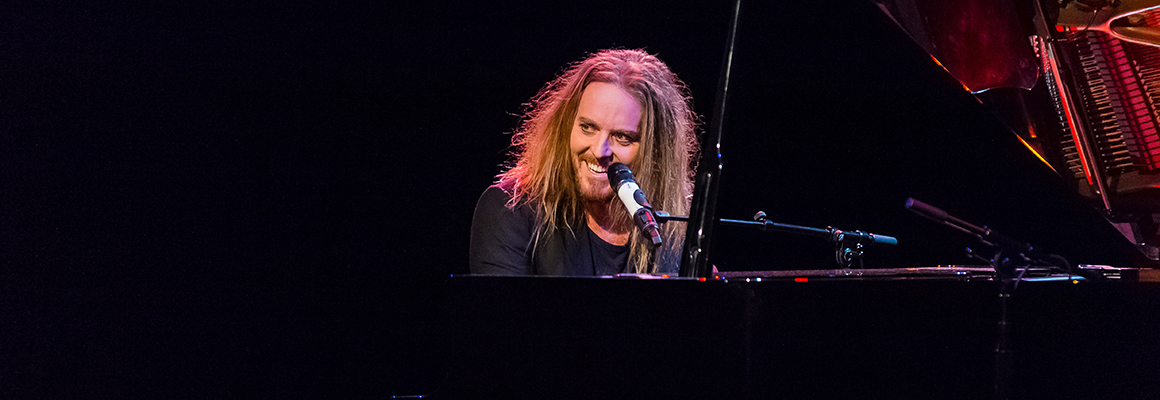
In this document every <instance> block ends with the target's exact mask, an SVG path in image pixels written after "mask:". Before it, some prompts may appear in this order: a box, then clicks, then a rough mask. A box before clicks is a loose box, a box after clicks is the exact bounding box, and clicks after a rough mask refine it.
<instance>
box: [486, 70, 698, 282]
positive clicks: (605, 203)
mask: <svg viewBox="0 0 1160 400" xmlns="http://www.w3.org/2000/svg"><path fill="white" fill-rule="evenodd" d="M690 103H691V98H690V97H689V95H688V89H687V88H686V87H685V85H684V83H683V82H682V81H681V80H680V79H679V78H677V76H676V74H674V73H673V72H672V71H670V70H669V68H668V66H666V65H665V63H664V62H662V61H661V60H660V59H658V58H656V57H655V56H653V55H651V54H648V53H647V52H645V51H643V50H604V51H600V52H597V53H596V54H593V55H591V56H589V57H587V58H585V59H584V60H582V61H580V62H578V63H576V64H573V65H572V66H571V67H569V68H568V69H567V70H566V71H565V73H564V74H563V75H561V76H560V77H558V78H556V79H555V80H553V81H552V82H549V83H548V84H547V85H546V86H545V87H544V88H543V89H541V90H540V92H539V94H537V95H536V97H535V98H533V100H532V102H531V104H530V105H529V110H528V112H527V113H526V115H525V116H524V119H523V120H522V122H521V125H520V127H519V129H518V130H517V131H516V132H515V134H514V135H513V137H512V148H513V152H512V157H513V162H511V163H509V164H508V169H507V170H506V171H504V172H503V173H501V174H499V176H498V179H497V182H496V184H495V185H492V186H491V187H489V188H488V189H487V190H486V191H484V193H483V195H482V196H481V197H480V199H479V203H478V204H477V206H476V209H475V217H474V220H473V221H472V227H471V251H470V253H471V254H470V268H471V272H472V273H473V274H492V275H568V276H584V275H612V274H618V273H639V274H673V275H675V274H676V272H677V270H678V268H679V264H680V252H681V245H682V241H683V239H684V224H683V223H666V224H664V226H663V228H662V230H661V236H662V244H661V245H660V246H657V247H655V248H654V247H653V246H652V243H651V242H650V241H649V238H648V237H647V235H644V234H643V233H642V232H640V231H639V230H638V229H636V228H635V226H633V221H632V218H631V216H629V215H628V212H627V210H626V208H625V206H624V205H623V204H622V203H621V201H620V199H618V198H617V197H616V196H615V194H614V193H613V191H612V188H611V187H610V185H609V183H608V176H607V174H606V172H607V168H608V166H609V165H610V164H612V163H615V162H620V163H624V164H625V165H627V166H628V167H629V168H631V169H632V171H634V173H635V177H636V181H637V183H638V184H639V185H640V187H641V189H642V190H643V191H644V194H645V196H646V198H648V199H649V201H650V202H651V203H652V205H653V207H654V208H655V209H657V210H662V211H666V212H669V213H671V214H674V215H685V214H687V213H688V209H689V197H690V196H691V193H692V181H691V178H692V173H691V171H692V170H693V167H694V166H693V160H694V159H695V156H696V154H697V145H696V137H695V136H696V135H695V134H694V129H695V126H696V115H695V114H693V112H692V110H691V108H690V106H689V104H690Z"/></svg>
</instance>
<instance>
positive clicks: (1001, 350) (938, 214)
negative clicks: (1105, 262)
mask: <svg viewBox="0 0 1160 400" xmlns="http://www.w3.org/2000/svg"><path fill="white" fill-rule="evenodd" d="M906 208H907V209H909V210H910V211H913V212H914V213H916V214H918V215H921V216H923V217H925V218H927V219H930V220H932V221H935V222H937V223H939V224H942V225H946V226H949V227H951V228H953V229H955V230H958V231H960V232H963V233H966V234H967V235H970V236H972V237H974V238H975V240H978V241H979V242H980V243H982V244H983V245H985V246H988V247H992V248H995V249H996V250H995V253H994V255H993V256H992V257H991V258H989V259H988V258H984V257H981V256H979V255H978V254H976V253H975V252H974V251H973V250H971V249H970V248H967V255H968V256H970V257H972V258H975V259H977V260H982V261H984V262H986V263H988V264H990V265H991V268H993V269H994V270H995V278H996V279H995V280H996V281H998V283H999V324H998V330H999V332H998V333H999V339H998V342H997V343H996V344H995V393H994V394H995V398H996V399H1000V400H1005V399H1009V398H1011V393H1012V392H1011V387H1012V381H1013V380H1014V379H1013V376H1014V368H1013V365H1014V360H1013V357H1012V349H1011V340H1010V330H1011V323H1010V322H1009V321H1008V320H1007V302H1008V301H1010V300H1011V293H1013V292H1014V291H1015V289H1016V288H1017V287H1018V286H1019V281H1021V280H1022V278H1023V274H1024V273H1026V272H1027V269H1029V268H1030V267H1031V263H1032V262H1033V261H1037V262H1039V263H1041V264H1048V265H1052V264H1051V263H1047V262H1044V261H1042V260H1032V259H1031V258H1029V257H1028V255H1030V256H1032V257H1040V256H1042V257H1043V258H1048V259H1051V260H1054V261H1055V262H1057V263H1059V264H1063V265H1055V267H1057V268H1061V269H1064V270H1065V271H1066V272H1067V273H1068V275H1076V273H1075V272H1074V271H1073V270H1072V268H1071V263H1069V262H1068V261H1067V259H1065V258H1063V257H1061V256H1059V255H1055V254H1049V253H1043V252H1041V251H1040V250H1039V249H1037V248H1035V246H1032V245H1031V244H1029V243H1025V242H1021V241H1018V240H1015V239H1012V238H1010V237H1007V236H1004V235H1002V234H1000V233H998V232H995V231H994V230H992V229H991V228H988V227H986V226H981V227H980V226H978V225H975V224H972V223H969V222H966V221H963V220H961V219H958V218H955V217H953V216H951V215H949V214H947V212H946V211H943V210H942V209H939V208H937V207H934V206H931V205H929V204H926V203H923V202H921V201H918V200H915V199H913V198H910V199H907V200H906ZM1004 253H1007V254H1008V255H1007V256H1005V255H1004ZM1010 254H1014V256H1010ZM1020 268H1022V272H1020V273H1019V276H1015V272H1016V271H1017V270H1019V269H1020ZM1079 275H1080V276H1083V277H1084V279H1085V280H1090V281H1096V280H1100V279H1102V276H1099V275H1098V273H1085V272H1084V271H1082V270H1081V271H1080V272H1079Z"/></svg>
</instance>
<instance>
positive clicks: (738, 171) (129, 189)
mask: <svg viewBox="0 0 1160 400" xmlns="http://www.w3.org/2000/svg"><path fill="white" fill-rule="evenodd" d="M548 3H549V2H531V3H530V4H515V3H507V4H505V5H487V6H484V5H467V6H465V5H455V6H450V5H447V6H444V5H436V4H418V5H389V4H387V2H344V3H335V4H330V3H318V4H315V3H310V2H299V1H289V2H271V3H269V4H260V3H259V4H236V3H233V2H200V3H197V4H192V5H180V4H168V3H162V2H158V3H157V4H138V5H121V4H93V3H87V2H86V3H81V2H77V4H61V3H57V4H36V5H31V4H12V5H6V6H3V7H2V8H3V10H2V11H0V38H3V39H4V40H0V52H2V53H3V54H4V57H3V58H0V60H2V61H0V113H2V114H0V115H2V116H3V117H2V119H0V163H3V164H2V167H0V171H2V172H0V176H2V177H3V180H2V183H3V188H4V192H3V194H2V195H0V212H2V213H3V214H2V215H3V221H2V222H0V243H2V244H0V252H2V253H0V254H2V255H3V256H2V258H0V263H2V264H0V265H3V276H2V279H3V281H2V282H0V316H2V317H3V329H0V339H2V340H0V359H2V360H3V361H0V363H3V364H0V365H2V367H3V369H2V370H0V374H2V375H0V380H3V381H4V382H6V383H5V384H4V385H0V395H4V396H3V397H13V396H20V397H25V396H30V395H32V396H35V395H47V396H49V397H65V396H72V395H77V394H80V395H83V396H93V397H98V396H113V397H138V396H140V397H144V396H150V397H153V396H157V395H165V396H167V397H168V396H173V395H180V396H188V397H204V396H209V397H220V396H236V395H242V396H247V397H249V396H254V395H262V396H265V395H279V396H291V397H293V396H298V395H321V394H330V395H344V396H357V397H364V396H369V397H377V396H381V395H389V394H400V393H418V392H426V391H429V390H431V389H432V388H434V387H435V386H437V385H438V384H439V382H440V380H441V379H442V373H443V370H444V369H445V366H446V363H447V360H446V353H445V349H446V348H447V346H448V345H449V344H448V343H446V342H445V341H444V340H443V339H444V337H445V333H446V332H447V331H448V330H450V329H455V327H454V325H453V324H450V323H448V321H445V320H443V319H442V318H441V315H443V313H442V307H443V305H442V301H443V299H444V291H445V287H446V286H445V279H446V277H447V276H448V275H450V274H455V273H465V272H466V256H467V254H466V247H467V241H468V230H469V224H470V219H471V213H472V209H473V207H474V203H475V200H476V198H477V196H478V194H479V193H480V192H481V191H482V190H483V189H484V188H485V187H486V186H487V185H488V184H489V183H490V181H491V179H492V177H493V176H494V175H495V174H496V173H497V172H498V171H499V170H498V165H499V164H500V163H501V162H502V161H503V160H504V159H505V158H506V146H507V141H508V139H509V137H508V136H507V135H505V134H504V133H506V132H510V131H511V130H512V129H513V128H514V127H515V126H516V123H517V117H516V115H517V114H518V113H519V112H520V111H521V110H522V106H521V104H523V103H524V102H526V101H527V100H528V99H529V98H530V97H531V96H532V95H534V94H535V92H536V91H537V90H538V89H539V88H540V86H541V85H542V84H543V83H544V82H546V81H548V80H550V79H551V78H553V77H554V76H556V74H557V73H558V72H559V71H560V68H561V67H562V66H563V65H565V64H567V63H569V62H572V61H575V60H577V59H579V58H581V57H583V56H584V55H585V54H586V53H587V52H590V51H595V50H598V49H602V48H610V47H629V48H638V47H643V48H646V49H647V50H649V51H651V52H653V53H656V54H659V55H660V57H661V58H662V59H664V60H665V61H666V62H667V63H669V65H670V66H671V67H672V69H673V70H675V71H676V72H677V73H678V74H679V75H680V76H681V77H682V78H683V79H684V80H685V81H686V82H687V83H688V84H689V86H690V87H691V88H692V92H693V95H694V99H695V109H696V110H697V111H698V112H701V113H703V114H705V113H709V111H710V109H711V106H712V104H713V100H714V99H713V97H714V95H715V90H716V85H717V79H718V73H719V70H720V64H721V59H722V53H723V47H724V46H723V45H724V43H725V33H726V29H727V25H728V20H727V15H728V10H727V6H726V5H725V4H711V3H712V2H688V3H689V4H673V3H671V2H629V3H623V2H588V3H584V4H574V5H548ZM696 3H705V4H696ZM762 7H765V8H767V9H762ZM800 7H802V4H798V3H794V4H772V5H761V6H759V5H752V6H751V5H748V4H747V5H746V8H744V9H743V14H744V15H745V18H744V19H743V20H742V24H741V27H742V32H741V39H740V42H739V47H738V55H737V59H736V62H737V65H738V67H737V70H736V74H737V75H736V79H735V83H736V85H737V86H735V88H736V91H735V92H736V96H737V97H736V98H732V99H731V104H732V105H733V106H734V107H736V108H735V109H731V111H730V114H729V116H728V117H727V119H726V132H725V138H726V139H725V141H724V145H723V146H724V147H723V151H724V154H725V157H726V158H725V160H726V164H725V165H726V173H725V178H726V180H725V181H724V183H723V187H722V200H721V209H720V211H719V212H718V214H719V215H720V216H722V217H732V218H747V217H748V216H750V215H752V213H753V212H755V211H756V210H759V209H761V210H765V211H767V212H768V213H769V214H770V216H771V218H773V219H774V220H777V221H781V222H789V223H796V224H802V225H810V226H826V225H835V226H838V227H840V228H843V229H863V230H867V231H871V232H876V233H884V234H892V235H895V236H898V237H899V239H900V241H901V242H902V243H903V245H900V246H899V247H898V248H896V249H883V250H881V251H876V252H874V253H871V256H870V258H868V259H867V266H868V267H889V266H912V265H919V266H928V265H935V264H947V263H963V262H965V261H966V260H964V259H963V257H962V254H961V248H962V246H963V245H964V244H965V243H967V241H966V240H963V239H961V238H958V237H957V236H955V234H954V233H953V232H944V230H943V229H940V228H938V227H935V226H931V225H930V224H927V223H926V222H925V221H923V220H920V219H918V218H916V217H913V216H910V215H908V214H907V213H906V212H905V211H904V210H902V209H901V204H902V201H903V200H905V198H906V197H907V196H915V197H919V198H920V199H924V200H927V201H930V202H932V203H934V204H936V205H941V206H944V207H946V208H948V209H949V210H951V211H952V212H959V213H960V214H961V215H962V216H963V217H964V218H968V219H972V220H978V221H983V222H985V223H992V224H995V226H996V227H998V226H1004V227H1010V228H1009V229H1010V231H1012V232H1014V233H1016V234H1018V235H1023V237H1025V238H1027V239H1028V240H1038V241H1041V242H1046V243H1049V244H1052V245H1056V246H1057V247H1058V248H1059V249H1060V250H1058V251H1060V252H1069V253H1067V254H1066V255H1068V256H1069V257H1076V256H1078V257H1080V258H1083V257H1088V258H1086V259H1084V260H1086V261H1084V260H1081V262H1093V263H1124V262H1126V261H1124V260H1125V259H1126V258H1125V256H1123V253H1122V252H1121V250H1123V249H1121V248H1116V247H1114V246H1112V247H1109V246H1105V245H1102V244H1099V243H1095V244H1093V241H1092V240H1088V239H1082V240H1081V239H1080V238H1079V236H1081V235H1079V234H1076V233H1075V232H1076V231H1073V230H1069V229H1073V228H1075V229H1078V228H1076V226H1079V227H1087V226H1088V225H1092V224H1094V223H1095V222H1098V221H1095V220H1094V219H1093V215H1092V214H1090V213H1085V212H1084V210H1083V209H1081V208H1077V206H1076V204H1078V203H1076V202H1074V201H1073V200H1074V199H1070V198H1069V197H1068V195H1067V194H1066V193H1067V192H1065V191H1062V189H1063V187H1062V183H1059V182H1058V181H1056V180H1051V179H1049V178H1051V172H1050V171H1047V170H1045V168H1044V167H1042V165H1039V164H1036V163H1035V162H1034V161H1033V160H1031V159H1030V158H1029V155H1027V154H1026V152H1024V151H1022V149H1020V148H1018V146H1017V144H1016V143H1014V142H1013V141H1014V138H1013V137H1012V136H1011V135H1010V134H1009V133H1005V132H1003V131H1002V130H1001V129H999V128H998V125H997V123H995V122H993V121H991V122H988V121H987V120H986V119H985V118H984V119H982V120H980V119H979V117H980V115H982V114H981V107H979V105H978V104H977V103H975V102H974V101H973V100H972V99H971V98H970V97H969V96H966V94H965V93H963V92H962V91H961V90H958V89H957V87H956V86H955V84H954V83H953V82H952V81H950V80H949V78H946V77H945V76H944V75H943V74H942V72H941V70H939V69H938V68H937V67H936V66H934V65H933V64H932V63H930V61H929V58H926V57H925V56H923V55H922V54H921V53H920V52H919V51H918V50H917V48H916V47H915V46H912V45H910V44H909V42H907V41H906V40H905V37H903V36H902V34H901V33H900V32H898V31H897V30H894V29H893V27H892V26H890V25H889V24H887V23H886V20H885V19H883V18H882V17H881V15H880V14H877V11H876V10H875V9H874V8H872V7H870V6H869V5H868V4H866V3H862V2H857V1H849V2H844V3H843V4H840V5H832V6H831V7H830V9H828V10H807V9H800ZM948 96H949V97H948ZM705 118H706V122H707V119H708V116H705ZM979 121H982V122H979ZM1041 178H1042V179H1041ZM1024 189H1027V190H1031V191H1032V192H1034V193H1039V194H1036V195H1031V196H1028V195H1027V194H1026V193H1024V192H1022V191H1021V190H1024ZM1043 193H1046V194H1043ZM1058 193H1064V194H1063V195H1060V194H1058ZM1037 196H1038V197H1037ZM1060 199H1065V200H1060ZM1061 214H1067V215H1069V216H1068V217H1066V218H1064V217H1060V215H1061ZM1071 215H1078V216H1079V217H1073V216H1071ZM1077 218H1078V219H1077ZM992 221H1002V223H999V222H992ZM1076 221H1079V222H1076ZM1093 221H1094V222H1093ZM1056 223H1058V224H1063V226H1064V227H1063V228H1061V226H1060V225H1058V224H1056ZM1093 226H1098V224H1095V225H1093ZM1084 229H1087V228H1084ZM1095 229H1096V230H1097V232H1096V233H1095V234H1089V233H1085V234H1084V236H1092V235H1094V236H1099V235H1106V234H1107V233H1108V230H1107V229H1106V228H1098V227H1097V228H1095ZM719 232H720V235H719V241H718V242H717V244H715V246H716V248H717V250H718V253H717V254H719V255H718V256H716V257H715V258H714V262H715V263H716V264H717V265H718V266H719V267H721V268H722V269H728V270H747V269H771V268H782V269H788V268H815V267H822V268H828V267H830V264H831V263H832V260H831V257H832V255H831V252H832V249H831V248H830V247H829V245H827V244H824V243H815V242H814V241H812V240H805V239H798V238H787V237H784V236H771V235H766V236H758V237H756V238H753V237H746V235H749V234H750V233H748V232H739V231H735V230H728V229H720V230H719ZM1084 232H1090V230H1088V231H1084ZM908 241H909V242H908ZM1097 242H1098V241H1097ZM1101 243H1102V242H1101Z"/></svg>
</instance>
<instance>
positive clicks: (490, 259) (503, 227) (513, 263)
mask: <svg viewBox="0 0 1160 400" xmlns="http://www.w3.org/2000/svg"><path fill="white" fill-rule="evenodd" d="M510 199H511V196H510V195H508V193H507V192H505V191H504V190H503V189H502V188H500V187H499V186H491V187H489V188H487V190H485V191H484V192H483V195H481V196H480V197H479V202H478V203H477V204H476V206H475V216H474V217H473V218H472V221H471V247H470V256H469V267H470V268H471V273H472V274H477V275H531V273H532V271H531V269H532V268H531V259H530V257H529V253H528V248H529V247H530V246H531V239H532V230H533V229H534V227H533V223H534V221H533V220H532V219H531V215H530V212H529V210H526V209H525V208H524V207H517V208H516V209H511V208H508V207H507V202H508V200H510Z"/></svg>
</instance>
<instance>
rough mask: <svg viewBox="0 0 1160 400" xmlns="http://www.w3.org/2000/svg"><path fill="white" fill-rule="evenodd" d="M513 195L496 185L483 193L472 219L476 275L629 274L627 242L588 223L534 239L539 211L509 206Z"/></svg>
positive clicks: (472, 255)
mask: <svg viewBox="0 0 1160 400" xmlns="http://www.w3.org/2000/svg"><path fill="white" fill-rule="evenodd" d="M510 199H511V195H510V194H508V192H506V191H505V190H504V189H503V188H501V187H500V186H491V187H489V188H487V190H485V191H484V192H483V195H481V196H480V197H479V203H477V204H476V206H475V217H474V218H473V219H472V222H471V250H470V251H471V254H470V257H469V259H470V261H469V266H470V268H471V273H472V274H482V275H559V276H601V275H615V274H618V273H621V272H624V271H625V270H626V268H627V265H628V246H616V245H612V244H609V243H607V242H605V241H604V240H602V239H600V237H599V236H597V235H596V233H594V232H592V230H591V229H588V226H587V224H584V223H580V224H577V225H579V226H576V227H574V228H573V229H572V230H569V229H557V230H556V231H555V232H553V233H552V234H550V235H545V236H543V237H540V238H535V237H533V236H534V233H535V230H536V226H535V211H534V210H532V208H531V207H529V206H528V205H520V206H518V207H516V208H514V209H512V208H508V207H507V206H506V204H507V202H508V200H510Z"/></svg>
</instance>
